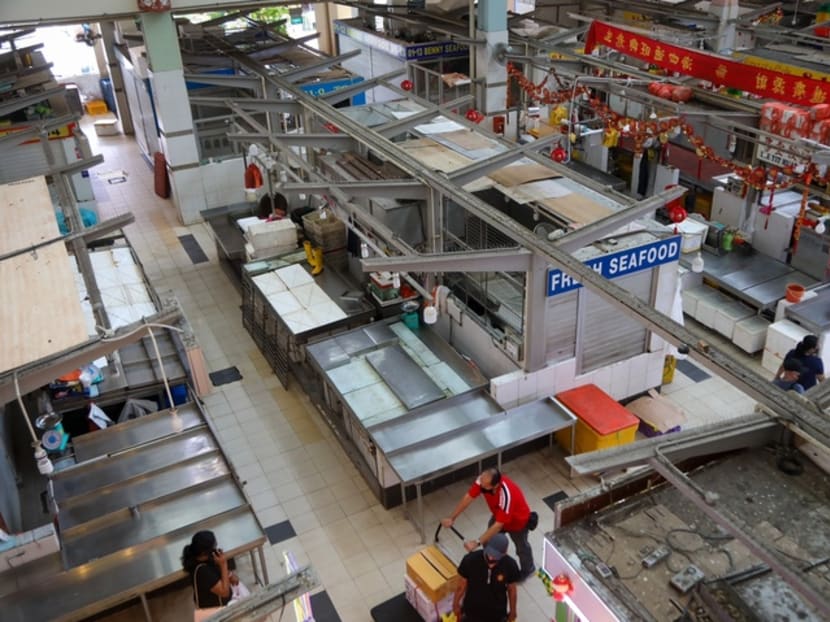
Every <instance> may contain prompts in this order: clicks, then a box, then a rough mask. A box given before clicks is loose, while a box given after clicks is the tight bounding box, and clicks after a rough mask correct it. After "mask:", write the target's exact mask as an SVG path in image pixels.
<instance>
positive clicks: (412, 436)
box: [368, 391, 502, 454]
mask: <svg viewBox="0 0 830 622" xmlns="http://www.w3.org/2000/svg"><path fill="white" fill-rule="evenodd" d="M501 412H502V409H501V408H500V407H499V405H498V404H496V402H494V401H493V400H492V399H490V398H489V396H488V395H487V394H486V393H484V392H483V391H472V392H470V393H464V394H463V395H457V396H455V397H452V398H449V399H446V400H443V401H441V402H440V403H438V404H431V405H429V406H425V407H424V408H422V409H420V410H418V411H416V412H413V413H407V414H406V415H404V416H402V417H399V418H397V419H393V420H391V421H387V422H385V423H382V424H379V425H375V426H372V427H370V428H369V430H368V432H369V434H370V435H371V437H372V439H373V440H374V441H375V445H377V447H378V449H380V450H381V451H382V452H383V453H384V454H390V453H392V452H395V451H397V450H399V449H401V448H403V447H406V446H408V445H414V444H417V443H421V442H423V441H426V440H429V439H431V438H434V437H438V436H443V435H444V434H447V433H450V432H453V431H455V430H458V429H461V428H465V427H467V426H469V425H470V424H473V423H477V422H479V421H482V420H484V419H488V418H490V417H493V416H494V415H497V414H500V413H501Z"/></svg>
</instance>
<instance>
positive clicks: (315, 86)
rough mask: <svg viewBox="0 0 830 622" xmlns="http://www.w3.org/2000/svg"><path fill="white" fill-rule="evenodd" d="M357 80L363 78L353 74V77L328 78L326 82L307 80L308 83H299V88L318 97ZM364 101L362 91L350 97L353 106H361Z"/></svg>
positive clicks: (361, 80) (359, 80) (355, 82)
mask: <svg viewBox="0 0 830 622" xmlns="http://www.w3.org/2000/svg"><path fill="white" fill-rule="evenodd" d="M358 82H363V78H362V77H360V76H355V77H354V78H341V79H340V80H328V81H327V82H309V83H308V84H302V85H300V88H301V89H302V90H303V91H305V92H306V93H309V94H311V95H313V96H314V97H320V96H321V95H325V94H326V93H332V92H334V91H337V90H339V89H342V88H344V87H347V86H351V85H352V84H357V83H358ZM365 103H366V94H365V93H363V92H361V93H358V94H357V95H354V96H353V97H352V105H354V106H362V105H363V104H365Z"/></svg>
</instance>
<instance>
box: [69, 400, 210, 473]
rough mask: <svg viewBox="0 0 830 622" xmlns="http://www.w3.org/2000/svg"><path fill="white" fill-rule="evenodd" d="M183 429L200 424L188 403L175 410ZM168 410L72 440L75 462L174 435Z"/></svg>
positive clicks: (202, 422)
mask: <svg viewBox="0 0 830 622" xmlns="http://www.w3.org/2000/svg"><path fill="white" fill-rule="evenodd" d="M177 412H178V414H179V418H180V419H181V422H182V427H183V430H190V429H191V428H195V427H197V426H200V425H204V421H203V420H202V416H201V414H200V413H199V409H198V408H196V406H195V405H194V404H192V403H190V404H184V405H183V406H181V407H180V408H179V409H178V411H177ZM170 421H171V419H170V411H169V410H162V411H159V412H157V413H151V414H149V415H147V416H145V417H141V418H139V419H133V420H131V421H125V422H124V423H119V424H118V425H114V426H111V427H109V428H107V429H106V430H100V431H99V432H95V433H92V434H82V435H81V436H76V437H75V438H73V439H72V445H73V447H74V449H75V460H77V461H78V462H85V461H87V460H92V459H93V458H98V457H99V456H106V455H107V454H110V453H113V452H116V451H119V450H121V449H123V448H125V447H132V446H133V445H140V444H141V443H146V442H148V441H154V440H158V439H160V438H163V437H165V436H172V435H173V434H175V432H174V431H173V428H172V426H171V424H170Z"/></svg>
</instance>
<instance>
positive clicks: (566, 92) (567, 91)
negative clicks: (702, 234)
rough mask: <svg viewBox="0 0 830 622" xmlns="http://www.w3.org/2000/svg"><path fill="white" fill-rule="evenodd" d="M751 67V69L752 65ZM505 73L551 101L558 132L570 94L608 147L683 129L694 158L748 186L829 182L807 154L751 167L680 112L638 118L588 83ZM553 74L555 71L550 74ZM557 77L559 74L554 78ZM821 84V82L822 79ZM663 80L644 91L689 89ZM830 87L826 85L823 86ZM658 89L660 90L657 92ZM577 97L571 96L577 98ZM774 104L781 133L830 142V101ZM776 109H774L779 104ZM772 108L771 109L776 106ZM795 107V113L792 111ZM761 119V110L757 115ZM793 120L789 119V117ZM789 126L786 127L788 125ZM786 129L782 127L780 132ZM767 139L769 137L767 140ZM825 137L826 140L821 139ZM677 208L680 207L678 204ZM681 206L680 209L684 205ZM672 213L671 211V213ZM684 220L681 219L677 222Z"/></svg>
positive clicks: (559, 156)
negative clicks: (550, 84) (554, 85)
mask: <svg viewBox="0 0 830 622" xmlns="http://www.w3.org/2000/svg"><path fill="white" fill-rule="evenodd" d="M753 69H754V68H753ZM508 74H509V76H510V78H512V79H514V80H516V82H517V84H518V85H519V86H520V87H521V88H522V89H523V90H524V91H525V92H526V93H527V96H528V97H529V98H531V99H533V100H534V101H537V102H540V103H547V104H548V105H550V106H551V108H552V111H551V124H552V125H559V126H560V131H561V132H562V134H563V135H567V133H568V132H569V131H570V130H569V123H568V114H569V112H568V110H569V109H568V107H567V106H566V105H565V104H566V103H567V102H569V101H570V100H571V98H572V97H579V98H583V99H586V101H584V102H581V103H582V106H581V107H583V108H585V109H588V110H590V113H589V114H591V115H593V117H594V118H598V119H600V120H601V121H602V123H603V127H604V135H603V145H604V146H606V147H609V148H612V147H616V146H617V145H618V144H619V141H620V139H621V138H627V139H631V140H632V141H633V143H634V144H633V151H634V153H636V154H641V153H642V152H643V151H644V150H645V149H646V148H647V147H655V148H667V147H668V143H669V139H670V137H671V136H676V135H677V134H678V133H682V134H683V135H684V136H685V137H686V139H687V140H688V142H689V143H690V144H691V146H692V148H693V149H694V152H695V154H696V155H697V157H698V158H701V159H706V160H710V161H712V162H714V163H715V164H718V165H719V166H721V167H723V168H726V169H728V170H730V171H732V172H733V173H734V174H736V175H738V176H739V177H741V178H742V179H743V180H744V182H745V183H746V184H747V186H748V187H752V188H755V189H757V190H771V191H775V190H781V189H784V188H789V187H790V186H792V185H793V184H797V183H801V184H804V183H809V182H807V180H808V179H809V180H812V181H814V182H816V183H819V184H821V185H828V184H830V170H828V172H827V173H825V175H824V177H823V178H822V179H816V172H817V171H816V167H815V166H814V165H812V164H811V163H810V161H809V159H808V158H807V157H806V156H805V157H803V158H801V159H802V160H803V163H802V164H801V165H800V166H793V165H786V166H756V167H751V166H748V165H746V164H743V163H741V162H737V161H735V160H734V159H731V158H724V157H721V156H719V155H718V154H717V153H715V150H714V149H712V147H710V146H709V145H707V144H706V143H705V142H704V140H703V138H702V137H701V136H698V135H697V134H696V133H695V131H694V128H693V127H692V126H691V125H690V124H689V123H688V122H687V121H686V120H685V118H684V117H682V116H674V117H663V118H649V119H639V118H633V117H627V116H623V115H621V114H619V113H617V112H615V111H613V110H611V108H610V107H609V106H608V104H606V103H605V102H603V101H602V100H601V99H600V98H599V97H598V96H597V95H595V94H594V93H592V91H591V89H589V88H587V87H577V88H576V89H573V88H568V87H566V86H564V85H562V84H561V83H559V86H560V88H559V90H557V91H551V90H549V89H545V88H543V86H542V85H543V84H544V83H545V82H547V80H548V77H546V78H545V80H544V81H543V82H542V83H541V84H539V85H537V84H534V83H533V82H532V81H531V80H529V79H528V78H527V77H525V76H524V74H523V73H522V72H521V70H519V69H517V68H516V67H515V66H513V65H508ZM553 75H554V76H555V74H553ZM557 82H559V81H558V78H557ZM822 84H824V83H822ZM663 86H664V85H663V84H661V83H659V82H655V83H652V84H650V85H649V91H650V92H651V93H652V94H656V95H658V96H659V97H665V98H666V99H675V98H681V97H682V98H685V97H687V96H688V95H690V93H686V92H681V93H680V94H678V95H674V92H675V90H676V89H677V88H687V87H676V86H674V85H665V86H667V87H669V88H668V89H662V87H663ZM828 87H830V84H829V85H828ZM658 89H661V90H659V92H658ZM576 101H577V99H574V102H576ZM773 106H777V107H778V108H782V107H783V108H784V109H786V111H782V112H781V114H780V115H779V116H778V117H775V118H777V119H779V125H778V126H777V129H778V130H780V133H781V135H782V136H786V135H787V133H788V132H789V135H790V136H791V137H793V138H795V137H797V136H807V137H810V138H812V139H813V140H816V141H819V142H822V143H823V144H830V116H828V115H830V106H826V105H820V104H817V105H814V106H812V107H810V108H809V109H802V108H796V107H793V106H786V105H784V104H774V105H773ZM778 108H777V109H778ZM777 109H776V110H777ZM764 110H765V114H766V115H767V116H768V117H769V118H770V119H772V118H773V112H768V113H767V112H766V108H765V109H764ZM792 111H797V112H792ZM763 118H765V116H764V115H762V119H763ZM793 119H794V120H793ZM764 123H765V122H764V121H762V129H765V128H767V127H768V126H766V125H764ZM787 128H789V129H787ZM773 129H774V128H773V127H772V126H769V127H768V131H771V133H776V132H774V131H772V130H773ZM785 130H786V131H785ZM766 140H767V142H768V143H769V142H770V141H772V140H773V139H766ZM825 140H826V141H827V142H825ZM550 156H551V159H553V160H554V161H557V162H561V161H564V159H565V158H566V157H567V153H566V152H565V150H564V149H563V148H562V147H561V145H560V146H559V147H557V148H555V149H553V150H552V151H551V154H550ZM681 209H682V208H681ZM684 211H685V210H684ZM675 216H676V217H677V218H680V216H681V212H680V211H679V210H675ZM670 217H671V215H670ZM682 220H683V219H682V218H680V220H679V221H676V222H680V221H682Z"/></svg>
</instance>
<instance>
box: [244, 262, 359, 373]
mask: <svg viewBox="0 0 830 622" xmlns="http://www.w3.org/2000/svg"><path fill="white" fill-rule="evenodd" d="M291 265H298V266H300V267H301V268H302V269H303V270H305V271H306V272H309V267H308V264H307V263H306V262H305V253H304V252H303V251H296V252H292V253H288V254H286V255H282V256H279V257H275V258H273V259H268V260H263V261H256V262H251V263H248V264H245V265H244V266H243V267H242V325H243V326H244V327H245V329H246V330H247V331H248V332H249V333H250V335H251V337H252V338H253V340H254V343H256V345H257V347H259V349H260V351H261V352H262V353H263V355H264V356H265V360H266V361H268V364H269V365H270V366H271V369H273V370H274V373H275V374H276V376H277V378H279V380H280V382H281V383H282V385H283V386H284V387H287V386H288V383H289V379H290V374H291V368H292V363H302V362H304V361H305V344H306V343H307V342H308V341H309V340H311V339H313V338H314V337H316V336H318V335H325V334H332V333H340V332H341V331H345V330H348V329H349V328H353V327H354V326H359V325H363V324H366V323H367V322H369V321H371V318H372V316H373V315H374V313H375V309H374V307H373V306H372V305H371V304H369V303H368V302H367V301H366V300H365V299H364V298H363V292H362V291H360V289H359V288H357V287H356V286H355V285H354V284H353V283H352V282H351V281H350V280H349V279H348V277H347V276H344V275H342V274H340V273H339V272H338V271H337V270H333V269H330V268H327V269H324V270H323V272H322V273H320V274H318V275H317V276H315V277H313V281H314V283H315V284H316V285H317V286H318V287H319V288H320V289H322V290H323V292H324V293H325V294H326V296H328V298H329V301H326V304H328V305H331V304H332V303H333V304H334V305H336V306H335V307H334V308H335V309H337V308H339V310H340V311H342V314H339V313H338V315H339V317H338V318H337V319H332V321H330V322H327V323H320V322H318V323H317V325H316V326H314V327H311V328H308V329H305V330H298V331H295V330H293V329H292V328H291V327H289V325H288V324H287V323H286V320H284V319H283V317H282V316H281V315H280V314H279V313H278V312H277V311H276V309H274V307H273V305H272V304H271V303H270V302H269V301H268V297H267V296H266V295H265V293H263V291H262V289H260V287H259V285H258V284H257V281H256V280H255V277H259V276H261V275H264V274H266V273H268V272H272V271H274V270H278V269H280V268H286V267H288V266H291ZM343 315H345V317H343ZM332 348H333V351H336V348H335V347H334V346H332Z"/></svg>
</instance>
